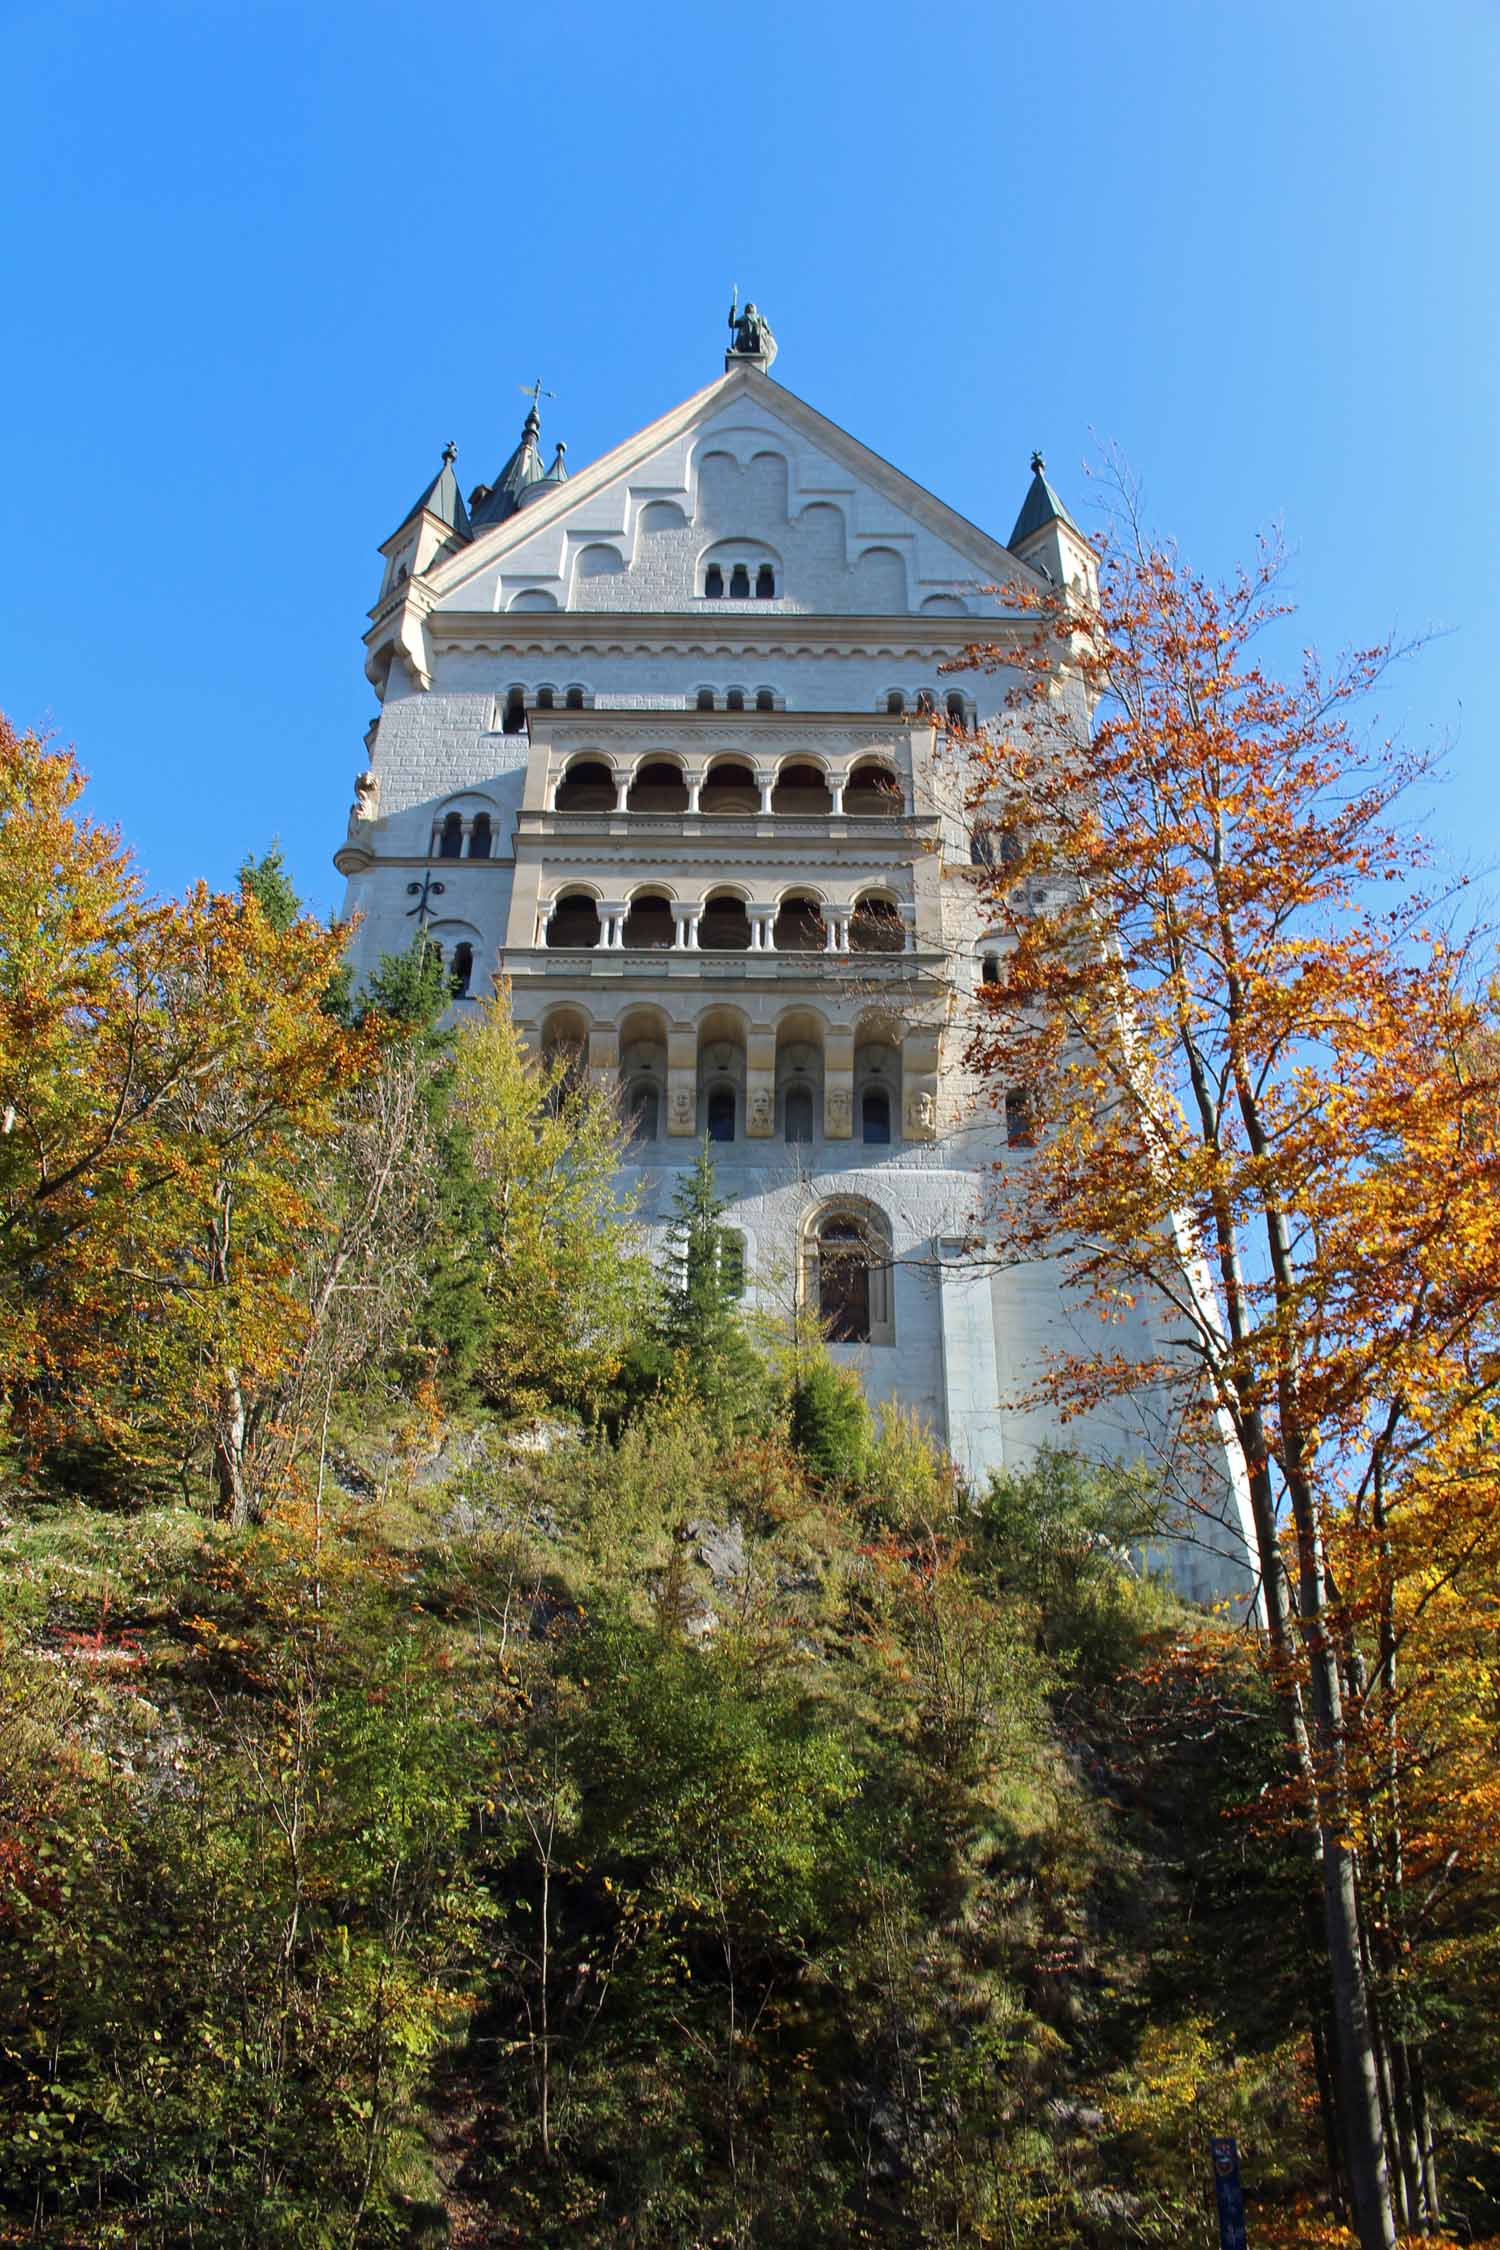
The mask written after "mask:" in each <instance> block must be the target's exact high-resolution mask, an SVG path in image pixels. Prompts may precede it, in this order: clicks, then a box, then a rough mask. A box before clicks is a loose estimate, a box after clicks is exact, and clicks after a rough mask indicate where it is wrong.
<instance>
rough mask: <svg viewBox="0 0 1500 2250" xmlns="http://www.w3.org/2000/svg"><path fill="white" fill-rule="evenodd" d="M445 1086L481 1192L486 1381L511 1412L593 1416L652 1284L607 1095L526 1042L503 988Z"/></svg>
mask: <svg viewBox="0 0 1500 2250" xmlns="http://www.w3.org/2000/svg"><path fill="white" fill-rule="evenodd" d="M452 1099H453V1110H454V1114H455V1116H456V1118H457V1119H458V1120H459V1121H460V1123H461V1124H462V1126H463V1129H464V1131H465V1133H466V1134H467V1136H468V1142H469V1146H470V1148H471V1150H472V1152H473V1162H474V1168H475V1170H476V1172H477V1173H478V1175H479V1177H480V1179H481V1180H482V1181H483V1182H484V1183H485V1187H486V1191H487V1194H488V1197H489V1218H488V1234H487V1238H486V1241H485V1243H484V1246H483V1250H482V1253H481V1260H482V1272H483V1287H484V1294H485V1301H486V1306H487V1314H488V1322H489V1329H488V1337H487V1342H486V1354H485V1360H484V1364H483V1366H482V1368H481V1370H480V1380H481V1383H482V1385H483V1387H484V1388H485V1390H486V1391H487V1392H488V1394H489V1395H490V1397H491V1398H492V1399H493V1400H494V1401H495V1403H496V1404H497V1405H500V1406H503V1407H506V1408H508V1409H510V1410H511V1411H513V1412H517V1413H534V1412H536V1411H537V1410H538V1409H539V1408H541V1407H544V1406H547V1405H558V1404H560V1405H568V1406H573V1407H578V1408H581V1409H582V1410H583V1411H584V1412H585V1413H587V1414H588V1415H590V1416H592V1417H597V1415H598V1413H599V1412H600V1410H601V1407H602V1405H603V1402H604V1400H605V1398H606V1396H607V1395H608V1392H609V1389H610V1386H611V1385H612V1383H613V1381H614V1379H615V1377H616V1375H617V1373H618V1371H619V1368H620V1364H621V1361H622V1359H623V1357H624V1354H625V1350H626V1347H627V1344H628V1342H629V1339H630V1336H631V1334H632V1332H633V1331H634V1329H635V1328H636V1327H637V1326H638V1325H639V1323H640V1321H641V1319H642V1318H643V1317H644V1313H645V1306H646V1301H647V1296H648V1291H649V1269H648V1267H647V1264H646V1259H645V1255H644V1251H643V1249H642V1247H641V1244H640V1242H639V1239H638V1236H637V1232H636V1229H635V1227H634V1225H633V1223H632V1212H631V1207H630V1205H629V1203H628V1200H627V1199H626V1198H624V1197H623V1196H622V1195H621V1192H620V1188H619V1178H618V1174H619V1165H620V1159H621V1153H622V1150H623V1146H624V1136H623V1133H622V1130H621V1125H620V1119H619V1114H618V1110H617V1106H616V1104H615V1102H614V1100H613V1097H612V1095H611V1094H610V1092H608V1091H607V1090H606V1089H604V1088H602V1087H600V1086H598V1085H595V1084H593V1083H591V1082H590V1081H589V1080H587V1079H582V1080H578V1079H576V1078H575V1077H574V1076H573V1074H572V1073H571V1072H570V1070H569V1069H568V1067H567V1065H566V1064H565V1063H563V1062H545V1061H539V1060H537V1059H536V1058H534V1057H533V1056H531V1055H529V1054H528V1053H527V1051H526V1049H525V1048H524V1046H523V1045H522V1043H521V1039H520V1035H519V1033H518V1032H517V1030H516V1027H515V1024H514V1023H513V1021H512V1019H511V1014H510V1005H509V995H508V994H507V993H505V992H503V991H502V992H500V993H498V994H497V995H496V996H495V998H494V999H492V1000H491V1001H489V1002H488V1003H487V1005H486V1006H485V1008H484V1010H483V1013H482V1014H481V1015H480V1016H479V1017H478V1019H477V1020H476V1021H475V1022H474V1023H473V1024H472V1025H470V1026H468V1027H466V1028H465V1029H464V1030H463V1031H462V1032H461V1033H460V1034H459V1037H458V1040H457V1042H456V1044H455V1047H454V1051H453V1097H452Z"/></svg>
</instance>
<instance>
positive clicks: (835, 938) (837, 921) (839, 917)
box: [823, 906, 854, 953]
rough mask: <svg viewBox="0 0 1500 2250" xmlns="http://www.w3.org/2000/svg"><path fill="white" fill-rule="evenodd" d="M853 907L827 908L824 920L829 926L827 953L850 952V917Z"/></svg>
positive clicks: (824, 910)
mask: <svg viewBox="0 0 1500 2250" xmlns="http://www.w3.org/2000/svg"><path fill="white" fill-rule="evenodd" d="M853 912H854V909H853V907H852V906H825V907H824V909H823V919H824V921H825V922H826V923H827V925H828V943H827V945H826V946H825V947H824V951H825V952H827V953H847V952H848V950H849V917H850V915H851V914H852V913H853Z"/></svg>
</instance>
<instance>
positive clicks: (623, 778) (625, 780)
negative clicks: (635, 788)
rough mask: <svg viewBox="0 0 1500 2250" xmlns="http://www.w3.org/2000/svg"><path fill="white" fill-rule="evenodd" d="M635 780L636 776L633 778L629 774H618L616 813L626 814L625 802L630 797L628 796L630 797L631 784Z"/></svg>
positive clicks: (616, 778) (616, 780)
mask: <svg viewBox="0 0 1500 2250" xmlns="http://www.w3.org/2000/svg"><path fill="white" fill-rule="evenodd" d="M633 779H634V776H633V775H632V774H628V773H617V774H616V775H615V811H616V812H624V810H625V800H626V798H627V797H628V796H629V795H630V784H631V782H632V780H633Z"/></svg>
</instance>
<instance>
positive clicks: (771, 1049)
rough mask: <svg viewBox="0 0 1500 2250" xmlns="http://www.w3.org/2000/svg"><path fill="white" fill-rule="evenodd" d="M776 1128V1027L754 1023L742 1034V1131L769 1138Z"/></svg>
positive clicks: (754, 1138) (764, 1138)
mask: <svg viewBox="0 0 1500 2250" xmlns="http://www.w3.org/2000/svg"><path fill="white" fill-rule="evenodd" d="M775 1130H776V1031H775V1027H774V1025H771V1024H755V1025H753V1026H752V1027H751V1029H750V1031H749V1032H748V1033H747V1035H746V1038H745V1131H746V1133H747V1134H748V1135H749V1136H750V1138H751V1139H753V1140H761V1141H764V1140H769V1139H770V1137H771V1135H772V1134H773V1133H774V1132H775Z"/></svg>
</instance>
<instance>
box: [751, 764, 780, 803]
mask: <svg viewBox="0 0 1500 2250" xmlns="http://www.w3.org/2000/svg"><path fill="white" fill-rule="evenodd" d="M755 786H756V788H757V789H758V790H759V791H760V809H761V811H762V812H763V813H769V812H770V810H771V791H772V790H773V789H774V788H775V787H776V769H775V767H774V766H769V767H768V766H757V767H756V769H755Z"/></svg>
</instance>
